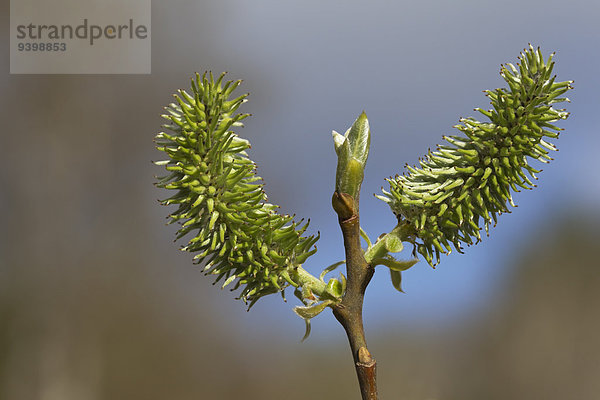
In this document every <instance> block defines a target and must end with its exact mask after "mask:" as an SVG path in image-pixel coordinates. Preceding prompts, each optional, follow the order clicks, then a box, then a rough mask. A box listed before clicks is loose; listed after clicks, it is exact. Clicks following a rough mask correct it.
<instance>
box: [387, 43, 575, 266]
mask: <svg viewBox="0 0 600 400" xmlns="http://www.w3.org/2000/svg"><path fill="white" fill-rule="evenodd" d="M553 55H554V54H552V55H550V56H549V58H548V60H547V61H544V57H543V55H542V53H541V51H540V49H539V48H538V49H537V50H535V49H534V48H533V47H532V46H531V45H530V46H529V49H525V50H524V51H523V53H521V56H520V57H519V63H518V64H517V66H516V67H515V66H514V65H512V64H506V65H503V66H502V67H501V70H500V75H501V76H502V77H503V78H504V80H505V81H506V83H507V85H508V88H501V89H496V90H493V91H490V90H487V91H485V93H486V95H487V96H488V97H489V98H490V100H491V105H492V109H490V110H483V109H479V108H477V109H475V110H476V111H479V112H480V113H481V114H483V115H484V116H485V117H487V119H488V120H489V122H479V121H477V120H475V119H473V118H461V119H460V124H459V125H456V126H455V128H457V129H458V130H459V131H460V132H461V133H462V134H463V135H458V136H445V137H444V140H445V141H446V143H445V144H443V145H439V146H438V148H437V150H436V151H433V152H431V151H430V152H429V153H428V154H427V155H426V156H425V157H424V158H423V159H421V160H420V161H419V164H420V166H419V167H411V166H407V169H408V172H407V173H405V174H403V175H401V176H396V177H394V178H389V179H387V181H388V182H389V184H390V189H389V191H385V190H384V191H383V195H382V196H377V197H378V198H380V199H381V200H383V201H385V202H387V203H388V204H389V206H390V208H391V209H392V211H393V212H394V214H396V216H397V218H398V220H399V223H400V224H406V225H407V226H410V227H411V228H412V229H411V230H410V231H411V232H412V234H411V240H412V241H413V242H414V244H415V246H416V250H417V251H418V252H419V253H420V254H421V255H422V256H423V257H424V258H425V259H426V260H427V262H428V263H429V264H430V265H432V266H433V265H435V264H437V263H439V257H440V254H441V253H447V254H448V253H450V251H451V245H452V246H454V247H455V248H456V249H457V250H458V251H459V252H460V251H461V244H467V245H471V244H474V243H477V242H479V241H480V240H481V232H480V231H481V225H482V224H483V227H484V229H485V230H486V232H488V230H489V226H490V224H492V222H493V223H494V224H495V223H496V220H497V216H498V215H500V214H502V213H504V212H509V207H508V205H509V204H510V205H511V206H514V203H513V199H512V194H511V193H512V192H518V191H519V189H520V188H524V189H531V188H533V187H534V186H535V185H534V184H533V181H532V179H533V180H536V179H537V177H536V176H535V174H536V173H538V172H540V171H538V170H536V169H535V168H533V167H532V166H531V165H529V160H530V159H535V160H539V161H541V162H543V163H547V162H549V161H550V160H552V158H551V157H550V156H549V155H548V153H549V152H550V151H554V150H556V148H555V146H554V145H553V144H551V143H550V142H548V141H547V139H548V138H550V139H555V138H558V132H559V131H561V130H562V128H559V127H557V126H555V125H553V124H552V123H553V122H555V121H558V120H561V119H566V118H567V117H568V116H569V113H567V112H565V111H564V109H555V108H554V106H553V105H554V104H556V103H560V102H563V101H569V100H568V99H567V98H562V97H560V96H561V95H563V94H564V93H565V92H566V91H567V90H569V89H572V87H571V83H573V81H565V82H556V81H555V78H556V76H552V69H553V66H554V62H553V61H552V57H553Z"/></svg>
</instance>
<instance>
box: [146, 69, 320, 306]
mask: <svg viewBox="0 0 600 400" xmlns="http://www.w3.org/2000/svg"><path fill="white" fill-rule="evenodd" d="M223 78H224V75H221V76H220V77H219V78H218V79H216V80H215V79H214V78H213V76H212V74H209V75H207V74H204V75H203V76H200V75H198V74H196V77H195V79H192V84H191V93H187V92H186V91H184V90H179V91H178V94H176V95H175V100H176V102H175V103H172V104H170V105H169V106H168V107H166V111H167V114H165V115H163V117H164V118H165V119H167V120H168V123H167V124H165V125H163V127H164V128H165V129H166V131H165V132H161V133H159V134H158V135H157V136H156V140H155V141H156V143H157V149H158V150H160V151H162V152H164V153H165V154H166V155H167V157H168V159H167V160H164V161H159V162H156V164H157V165H160V166H164V168H165V169H166V170H167V173H168V174H167V175H166V176H163V177H160V178H158V182H157V183H156V185H157V186H158V187H161V188H165V189H169V190H171V191H173V195H172V196H171V197H169V198H168V199H166V200H163V201H161V203H162V204H163V205H171V204H174V205H177V209H176V210H175V211H174V212H172V213H171V214H170V215H169V216H168V219H169V222H170V223H173V222H177V223H180V224H181V226H180V228H179V229H178V231H177V239H179V238H182V237H184V236H186V235H188V234H189V235H190V236H191V238H190V239H189V241H188V243H187V245H186V246H184V247H183V250H185V251H189V252H192V253H195V257H194V260H195V261H196V262H198V263H200V262H205V263H206V266H205V271H206V273H207V274H212V275H216V281H215V283H216V282H219V281H221V280H223V281H224V283H223V285H222V286H223V287H225V286H227V285H229V284H232V285H233V289H232V290H235V289H238V288H241V293H240V298H241V299H242V300H244V301H246V302H249V303H250V307H251V306H252V305H253V304H254V302H256V300H258V299H259V298H260V297H262V296H264V295H267V294H270V293H276V292H282V291H283V290H284V289H285V287H287V286H288V285H290V284H292V285H294V286H297V285H298V284H297V283H296V282H294V281H293V280H292V278H290V273H289V272H290V270H289V269H290V268H294V267H296V266H299V265H300V264H302V263H303V262H304V261H305V260H306V259H307V258H308V257H309V256H310V255H312V254H313V253H314V252H315V251H316V248H314V244H315V243H316V241H317V240H318V236H316V237H315V236H308V237H305V236H302V234H303V233H304V231H305V230H306V228H307V227H308V222H306V223H301V222H302V221H301V222H300V223H297V222H294V220H293V217H292V216H289V215H280V214H277V212H276V208H277V206H274V205H272V204H269V203H267V197H266V195H265V193H264V190H263V184H262V180H261V178H260V177H258V176H257V175H256V172H255V170H256V165H255V164H254V162H252V161H251V160H250V159H249V158H248V156H247V154H246V150H247V149H248V148H250V143H249V142H248V141H247V140H245V139H242V138H240V137H239V136H237V135H236V134H235V133H233V131H232V130H231V129H232V128H233V127H239V126H242V123H241V121H242V120H243V119H244V118H246V117H248V114H240V113H236V111H237V109H238V107H239V106H240V105H241V104H243V103H244V102H246V97H247V94H244V95H241V96H239V97H235V98H230V97H231V94H232V92H233V91H234V89H235V88H237V87H238V86H239V84H240V83H241V81H235V82H231V81H230V82H225V83H223ZM292 275H293V274H292Z"/></svg>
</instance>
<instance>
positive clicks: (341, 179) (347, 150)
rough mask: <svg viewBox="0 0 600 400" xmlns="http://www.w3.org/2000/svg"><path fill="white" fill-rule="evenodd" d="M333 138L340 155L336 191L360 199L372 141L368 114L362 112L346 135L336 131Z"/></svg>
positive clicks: (356, 199) (337, 152)
mask: <svg viewBox="0 0 600 400" xmlns="http://www.w3.org/2000/svg"><path fill="white" fill-rule="evenodd" d="M333 140H334V146H335V151H336V154H337V156H338V164H337V170H336V176H335V191H336V192H337V193H345V194H348V195H350V196H352V198H353V199H354V200H355V201H358V197H359V193H360V186H361V184H362V181H363V177H364V169H365V164H366V163H367V158H368V157H369V146H370V143H371V131H370V129H369V121H368V120H367V115H366V114H365V113H364V112H363V113H361V114H360V116H359V117H358V118H357V119H356V121H354V123H353V124H352V126H351V127H350V129H348V130H347V131H346V134H345V135H344V136H342V135H340V134H339V133H337V132H335V131H334V132H333Z"/></svg>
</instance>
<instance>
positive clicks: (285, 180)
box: [0, 0, 600, 400]
mask: <svg viewBox="0 0 600 400" xmlns="http://www.w3.org/2000/svg"><path fill="white" fill-rule="evenodd" d="M7 3H8V2H4V3H3V4H2V5H1V6H0V10H1V15H0V18H2V25H3V27H5V28H4V32H5V34H4V35H3V37H2V39H0V46H1V47H2V49H3V54H5V57H4V58H3V62H2V65H1V68H2V69H3V71H2V74H1V75H0V92H1V93H2V96H1V97H0V101H1V102H2V103H1V104H0V110H1V111H0V112H1V113H2V114H1V115H2V133H1V135H2V144H1V145H0V159H1V162H2V168H1V169H0V185H1V189H0V215H1V216H2V217H1V222H0V399H2V400H30V399H40V400H100V399H111V400H114V399H127V400H134V399H135V400H137V399H142V400H145V399H148V400H154V399H176V400H187V399H238V398H244V399H248V400H251V399H283V398H285V399H306V398H313V399H322V398H323V399H324V398H327V399H354V398H358V385H357V383H356V382H355V381H356V378H355V373H354V368H353V366H352V362H351V355H350V352H349V351H348V348H347V343H346V338H345V335H344V333H343V330H342V328H341V327H340V326H339V325H338V324H337V322H335V320H334V319H333V318H332V316H331V314H330V313H328V312H326V313H323V314H322V315H320V316H319V317H318V318H316V319H315V320H314V321H313V333H312V336H311V337H310V339H309V340H308V341H307V342H305V343H302V344H301V343H300V338H301V337H302V335H303V333H304V323H303V322H302V320H300V319H299V318H298V317H296V316H295V315H294V314H293V312H292V307H293V306H294V305H296V304H295V300H293V299H290V300H289V303H287V304H286V303H283V302H282V301H281V298H280V297H278V296H271V297H272V298H265V299H262V300H261V301H260V302H259V303H257V305H256V306H255V307H254V308H253V309H252V311H250V312H249V313H247V312H246V311H245V306H244V305H243V304H242V303H241V302H240V301H238V300H235V299H234V297H235V295H234V294H232V293H230V292H228V291H221V290H219V289H218V288H217V287H214V286H212V285H211V283H212V280H211V279H210V278H207V277H204V276H203V275H202V274H201V272H200V269H199V268H198V267H195V266H194V265H192V263H191V257H190V255H189V254H185V253H182V252H180V251H179V250H178V248H179V244H178V243H173V242H172V239H173V237H174V228H173V227H172V226H169V227H165V226H164V222H165V216H166V215H167V213H168V212H169V211H168V209H167V208H165V207H161V206H159V204H158V203H157V201H156V200H157V199H158V198H164V197H165V196H166V194H165V193H163V192H162V191H160V190H158V189H156V188H154V187H153V181H154V178H153V176H154V175H156V174H160V172H161V171H160V169H159V168H158V167H155V166H153V165H152V164H151V160H157V159H160V158H161V154H159V152H158V151H156V150H155V149H154V147H153V143H152V139H153V137H154V135H155V134H156V133H157V132H158V131H159V130H160V125H161V118H160V116H159V115H160V114H161V112H162V107H163V106H164V105H166V104H167V103H168V102H170V101H171V93H173V92H174V91H175V90H176V89H178V88H186V87H187V86H188V84H189V77H191V76H192V74H193V73H194V72H195V71H199V72H202V71H204V70H212V71H214V72H215V73H219V72H221V71H229V75H228V76H229V78H230V79H238V78H243V79H244V81H245V82H244V84H243V86H242V89H241V90H242V91H249V92H250V93H251V96H250V102H249V103H248V104H246V105H245V106H244V107H245V108H244V111H246V112H250V113H252V114H253V117H252V118H250V119H248V120H246V127H245V128H244V129H243V130H242V131H241V132H239V133H240V135H242V136H243V137H245V138H247V139H249V140H250V141H251V142H252V144H253V148H252V151H251V154H250V156H251V158H252V159H253V160H254V161H256V162H257V163H258V165H259V174H260V175H261V176H262V177H263V178H264V179H265V181H266V190H267V193H268V194H269V199H270V201H271V202H273V203H275V204H280V205H281V206H282V211H283V212H286V213H295V214H296V215H298V217H306V218H311V221H312V223H311V229H312V232H313V233H315V232H316V231H320V233H321V240H320V242H319V243H318V247H319V252H318V253H317V254H316V255H315V256H313V257H311V258H310V259H309V261H308V263H307V268H308V269H309V270H312V271H313V272H315V273H318V271H320V270H321V269H322V268H323V267H325V266H327V265H329V264H331V263H333V262H335V261H338V260H340V259H341V258H342V257H343V248H342V241H341V234H340V232H339V228H338V225H337V219H336V216H335V214H334V212H333V211H332V210H331V207H330V197H331V193H332V189H333V183H334V176H335V165H336V158H335V154H334V151H333V144H332V140H331V134H330V133H331V130H332V129H335V130H337V131H339V132H344V131H345V129H346V128H347V127H349V126H350V124H351V123H352V122H353V120H354V119H355V118H356V117H357V116H358V114H359V113H360V112H361V111H362V110H363V109H364V110H365V111H366V112H367V115H368V117H369V120H370V124H371V129H372V137H373V138H372V146H371V153H370V154H371V155H370V159H369V163H368V165H367V170H366V176H365V183H364V184H363V196H362V198H361V200H362V201H361V206H362V207H361V208H362V210H361V211H362V212H361V222H362V225H363V227H364V229H365V230H366V231H367V232H368V233H369V234H370V235H371V236H372V237H376V236H377V235H379V234H380V233H383V232H386V231H389V230H390V229H391V228H392V227H393V225H394V217H393V215H392V213H391V212H390V211H389V209H388V207H387V206H386V205H385V204H384V203H383V202H381V201H379V200H377V199H375V198H374V197H372V196H371V193H378V192H379V191H380V187H381V186H382V185H384V184H385V181H384V178H385V177H388V176H391V175H394V174H396V173H400V172H402V170H403V165H404V164H405V163H409V164H414V163H415V162H416V161H417V158H418V157H419V156H421V155H423V154H425V153H426V151H427V148H429V147H434V146H435V144H436V143H439V141H440V138H441V135H443V134H448V133H452V132H453V129H452V128H451V127H452V125H454V124H456V123H457V121H458V118H459V117H460V116H471V115H474V114H475V113H474V112H473V111H472V109H473V108H474V107H487V102H486V97H485V96H484V95H483V94H482V93H481V91H482V90H484V89H493V88H496V87H500V86H504V85H503V81H502V80H501V78H500V76H499V75H498V71H499V68H500V64H501V63H505V62H513V63H514V62H516V58H517V56H518V54H519V52H520V51H521V49H523V48H524V47H525V46H527V44H528V43H529V42H531V43H532V44H534V45H535V46H538V45H539V46H541V47H542V50H543V52H544V53H545V54H549V53H550V52H552V51H556V52H557V55H556V58H555V60H556V62H557V64H556V67H555V72H556V73H557V74H558V79H559V80H570V79H573V80H575V84H574V86H575V90H573V91H572V92H570V93H569V97H570V98H571V100H572V101H573V102H572V103H571V104H568V105H567V107H568V110H569V111H570V112H571V113H572V115H571V117H570V118H569V119H568V120H567V121H564V122H561V126H562V127H564V128H565V129H566V130H565V133H564V134H563V135H561V138H560V139H559V140H558V142H557V144H558V147H559V148H560V152H558V153H556V155H555V158H556V161H555V162H554V163H552V164H550V165H547V166H546V165H544V172H543V173H541V174H540V182H539V183H540V187H538V188H537V189H536V190H534V191H532V192H530V193H517V194H516V196H515V201H516V203H517V204H518V205H519V207H518V208H515V209H514V211H513V213H511V214H507V215H503V216H502V217H501V218H500V223H499V225H498V226H497V227H496V228H494V229H493V230H492V231H491V235H490V236H491V237H490V238H485V239H484V240H483V243H481V244H479V245H477V246H476V247H472V248H469V249H467V251H466V254H465V255H454V254H453V255H451V256H448V257H445V258H444V259H443V260H442V263H441V264H440V266H439V267H438V268H437V269H436V270H433V269H431V268H430V267H429V266H427V264H426V263H425V262H420V263H418V264H417V265H416V266H415V267H413V268H412V269H411V270H409V271H408V272H406V273H405V274H404V275H403V287H404V290H405V292H406V294H401V293H398V292H396V291H395V289H394V288H393V287H392V285H391V283H390V282H389V276H388V275H387V274H386V273H385V271H379V272H378V273H376V275H375V278H374V280H373V282H372V283H371V285H370V286H369V289H368V291H367V296H366V303H365V323H366V330H367V338H368V340H369V343H370V348H371V351H372V353H373V355H374V356H375V357H376V358H377V360H378V366H379V379H378V382H379V390H380V395H381V398H382V399H407V400H409V399H410V400H412V399H419V400H434V399H435V400H454V399H457V400H458V399H460V400H468V399H491V400H494V399H525V398H533V399H581V400H584V399H597V398H598V396H599V394H598V393H600V379H599V378H600V341H599V339H598V331H599V330H600V312H599V310H600V272H599V270H598V257H597V256H596V255H595V254H594V253H593V252H594V251H595V250H594V249H597V246H598V240H599V239H600V228H599V227H600V225H599V222H600V211H598V205H597V203H598V201H597V199H598V198H599V196H600V179H599V178H598V172H599V168H598V166H597V152H598V149H600V135H598V128H599V127H600V113H598V107H599V106H600V104H599V103H600V100H599V99H600V97H599V95H598V89H599V88H600V86H599V85H600V75H598V70H599V67H600V52H598V51H597V46H598V43H600V29H598V25H597V21H598V20H599V19H600V3H598V2H596V1H592V0H572V1H570V2H564V1H558V0H543V1H542V0H519V1H517V0H507V1H503V2H497V1H494V2H492V1H487V0H486V1H471V0H461V1H454V2H448V1H440V0H432V1H422V2H417V1H401V2H391V1H371V2H358V1H337V0H336V1H313V0H307V1H302V2H298V1H288V2H281V1H276V0H254V1H251V2H250V1H242V0H221V1H218V2H217V1H212V2H209V1H183V0H172V1H169V2H158V1H156V2H154V4H153V9H152V74H151V75H138V76H136V75H87V76H86V75H64V76H63V75H9V72H8V71H9V60H8V57H7V55H8V48H9V38H8V35H7V34H6V33H7V32H8V26H9V9H8V4H7ZM288 297H293V296H288Z"/></svg>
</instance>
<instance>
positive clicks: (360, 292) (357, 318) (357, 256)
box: [332, 192, 377, 400]
mask: <svg viewBox="0 0 600 400" xmlns="http://www.w3.org/2000/svg"><path fill="white" fill-rule="evenodd" d="M357 197H358V196H357ZM356 200H357V201H355V200H354V199H353V198H352V196H350V195H348V194H345V193H341V194H340V193H338V192H335V193H334V194H333V199H332V205H333V208H334V210H335V211H336V213H337V214H338V220H339V224H340V228H341V229H342V235H343V237H344V248H345V251H346V269H347V275H348V281H347V286H346V292H345V293H344V297H343V298H342V301H341V303H340V304H338V305H336V306H334V307H333V315H334V316H335V318H336V319H337V320H338V321H339V322H340V324H342V326H343V327H344V330H345V331H346V335H347V336H348V341H349V343H350V348H351V350H352V357H353V359H354V365H355V367H356V375H357V377H358V383H359V385H360V392H361V395H362V399H363V400H377V384H376V379H375V378H376V362H375V359H374V358H373V357H372V356H371V353H370V352H369V350H368V349H367V341H366V339H365V332H364V328H363V319H362V308H363V300H364V296H365V290H366V289H367V285H368V284H369V282H370V281H371V278H372V277H373V273H374V272H375V270H374V268H373V267H372V266H370V265H369V264H367V261H366V260H365V257H364V254H363V250H362V248H361V244H360V223H359V213H358V198H357V199H356Z"/></svg>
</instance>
